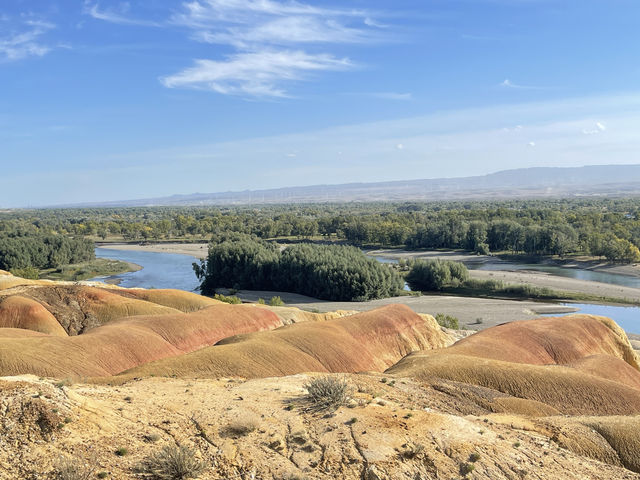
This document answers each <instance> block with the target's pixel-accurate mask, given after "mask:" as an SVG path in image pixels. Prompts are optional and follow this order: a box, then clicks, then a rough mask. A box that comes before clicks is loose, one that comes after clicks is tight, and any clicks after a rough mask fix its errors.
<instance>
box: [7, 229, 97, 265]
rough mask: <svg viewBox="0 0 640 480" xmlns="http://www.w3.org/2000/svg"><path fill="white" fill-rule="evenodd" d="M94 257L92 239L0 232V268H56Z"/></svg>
mask: <svg viewBox="0 0 640 480" xmlns="http://www.w3.org/2000/svg"><path fill="white" fill-rule="evenodd" d="M94 258H95V254H94V245H93V242H92V241H91V240H89V239H86V238H70V237H67V236H65V235H60V234H48V235H40V234H34V233H31V234H26V235H8V234H6V233H5V234H0V270H12V271H16V270H21V269H25V268H35V269H43V268H58V267H61V266H63V265H68V264H71V263H79V262H84V261H87V260H92V259H94Z"/></svg>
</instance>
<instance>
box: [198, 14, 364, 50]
mask: <svg viewBox="0 0 640 480" xmlns="http://www.w3.org/2000/svg"><path fill="white" fill-rule="evenodd" d="M194 38H196V39H198V40H201V41H203V42H207V43H218V44H225V45H233V46H235V47H237V48H240V49H253V48H255V47H256V46H260V45H265V44H268V45H294V44H304V43H364V42H367V41H369V40H370V39H371V36H370V35H368V33H367V32H365V31H363V30H360V29H357V28H351V27H348V26H346V25H343V24H341V23H339V22H336V21H332V20H325V19H319V18H316V17H307V16H304V17H303V16H297V17H278V18H275V19H273V20H270V21H267V22H265V23H262V24H260V25H256V26H255V27H252V28H245V27H229V28H227V29H226V30H224V31H214V32H212V31H210V30H203V31H198V32H197V33H196V34H195V36H194Z"/></svg>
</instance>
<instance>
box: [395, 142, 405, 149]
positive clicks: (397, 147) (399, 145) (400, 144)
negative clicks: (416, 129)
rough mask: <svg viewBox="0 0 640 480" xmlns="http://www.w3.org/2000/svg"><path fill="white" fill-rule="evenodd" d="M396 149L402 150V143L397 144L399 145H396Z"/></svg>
mask: <svg viewBox="0 0 640 480" xmlns="http://www.w3.org/2000/svg"><path fill="white" fill-rule="evenodd" d="M396 149H398V150H404V145H403V144H402V143H399V144H397V145H396Z"/></svg>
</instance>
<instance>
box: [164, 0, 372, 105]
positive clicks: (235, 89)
mask: <svg viewBox="0 0 640 480" xmlns="http://www.w3.org/2000/svg"><path fill="white" fill-rule="evenodd" d="M182 7H183V8H182V11H181V12H179V13H176V14H174V15H173V16H172V17H171V19H170V22H171V23H173V24H174V25H178V26H182V27H186V28H188V29H189V30H191V31H192V34H191V35H192V38H193V39H195V40H197V41H200V42H204V43H212V44H223V45H229V46H231V47H233V48H235V54H233V55H231V56H230V57H228V58H227V60H210V59H198V60H195V66H193V67H191V68H186V69H184V70H183V71H181V72H178V73H176V74H174V75H169V76H166V77H164V78H163V79H161V81H162V83H163V84H164V85H165V86H167V87H169V88H178V87H187V88H201V89H202V88H203V89H208V90H211V91H215V92H217V93H221V94H229V95H242V96H254V97H285V96H289V95H288V94H287V91H286V89H285V86H284V84H286V83H290V82H291V81H299V80H304V79H306V78H308V76H307V75H306V73H308V72H311V71H316V72H317V71H323V70H346V69H349V68H354V66H355V65H354V63H353V62H352V61H351V60H349V59H346V58H344V59H341V58H338V57H336V56H335V55H334V54H332V53H329V52H320V53H318V52H314V53H308V52H307V51H305V50H304V48H305V47H306V46H307V45H311V44H314V45H318V44H324V45H330V44H345V43H360V44H362V43H370V42H374V41H378V40H379V38H380V37H379V33H378V32H377V29H379V26H378V27H376V28H369V27H373V24H372V23H371V21H369V22H367V21H366V20H367V18H368V15H367V13H366V12H365V11H360V10H351V9H343V8H322V7H316V6H313V5H307V4H304V3H300V2H297V1H276V0H194V1H191V2H187V3H184V4H183V5H182Z"/></svg>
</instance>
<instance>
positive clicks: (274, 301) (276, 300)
mask: <svg viewBox="0 0 640 480" xmlns="http://www.w3.org/2000/svg"><path fill="white" fill-rule="evenodd" d="M269 305H271V306H272V307H281V306H283V305H284V302H283V301H282V299H281V298H280V297H271V300H269Z"/></svg>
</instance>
